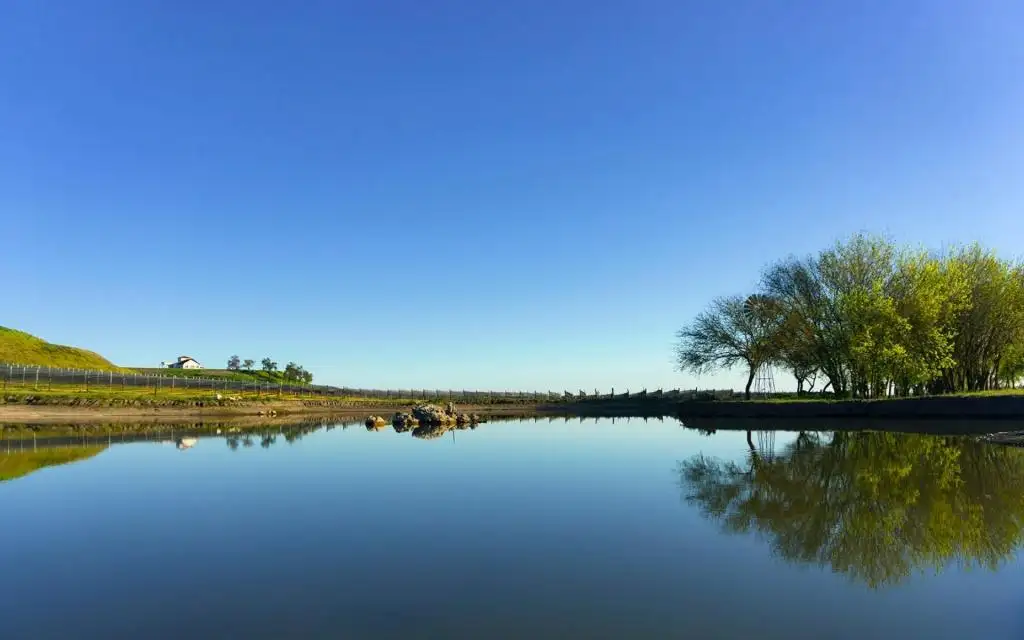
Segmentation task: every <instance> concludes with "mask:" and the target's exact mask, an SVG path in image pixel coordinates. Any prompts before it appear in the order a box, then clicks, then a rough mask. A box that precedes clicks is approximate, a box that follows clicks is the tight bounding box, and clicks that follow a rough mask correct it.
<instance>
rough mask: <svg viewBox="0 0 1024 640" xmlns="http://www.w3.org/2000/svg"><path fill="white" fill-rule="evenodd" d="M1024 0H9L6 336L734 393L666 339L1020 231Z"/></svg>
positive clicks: (376, 370) (156, 357) (4, 16)
mask: <svg viewBox="0 0 1024 640" xmlns="http://www.w3.org/2000/svg"><path fill="white" fill-rule="evenodd" d="M1022 20H1024V5H1022V4H1021V3H1019V2H1015V1H1011V0H1007V1H1003V2H996V1H985V0H977V1H974V2H961V3H952V2H948V3H947V2H941V3H939V2H930V1H920V2H912V1H901V2H881V1H878V2H875V1H872V2H858V3H822V2H786V3H779V2H767V1H765V2H737V3H695V2H677V1H667V0H666V1H647V2H630V3H627V2H597V3H595V2H582V1H580V2H576V1H572V2H570V1H562V2H558V1H551V0H546V1H544V2H540V1H536V2H535V1H532V0H530V1H519V2H502V3H498V2H494V3H484V2H477V1H475V0H474V1H470V0H460V1H436V2H412V1H402V2H386V1H384V2H381V1H375V2H314V1H310V2H301V3H281V2H269V1H250V2H184V1H181V2H152V1H150V2H145V1H137V0H132V1H128V0H123V1H117V2H113V1H100V0H97V1H95V2H88V3H86V2H74V3H40V2H32V1H30V0H13V1H9V2H5V3H3V4H2V6H0V52H2V55H0V86H2V87H3V90H2V91H0V123H3V126H2V127H0V218H2V223H3V225H2V228H3V229H4V235H3V251H2V252H0V268H2V272H3V273H4V274H6V277H5V279H4V286H5V292H4V297H3V300H4V302H3V303H2V306H0V311H2V313H0V324H3V325H7V326H12V327H16V328H20V329H23V330H27V331H30V332H32V333H35V334H37V335H40V336H43V337H45V338H47V339H49V340H51V341H56V342H63V343H70V344H75V345H80V346H86V347H89V348H92V349H94V350H96V351H99V352H101V353H103V354H104V355H107V356H108V357H110V358H111V359H113V360H114V361H116V362H118V363H120V364H124V365H136V366H144V365H156V364H158V363H159V362H160V361H161V360H165V359H169V358H171V357H173V356H175V355H178V354H180V353H188V354H191V355H195V356H196V357H197V358H200V359H201V360H203V361H204V362H205V363H206V364H207V365H216V366H222V363H223V361H225V360H226V359H227V357H228V356H230V355H231V354H233V353H237V354H239V355H241V356H242V357H252V358H254V359H256V360H259V359H260V358H262V357H263V356H265V355H270V356H273V357H274V358H275V359H277V360H278V361H279V362H281V363H282V364H283V363H284V362H287V361H289V360H294V361H297V362H299V363H302V364H304V365H306V367H307V368H308V369H310V370H312V371H313V372H314V373H315V374H316V376H317V381H320V382H326V383H333V384H348V385H354V386H375V387H383V386H389V387H409V386H416V387H431V388H433V387H442V388H444V387H465V388H488V387H489V388H497V389H500V388H510V389H520V388H525V389H565V388H568V389H576V388H580V387H583V388H594V387H599V388H601V389H607V388H608V387H613V386H614V387H615V388H616V389H617V390H621V389H626V388H632V389H639V388H641V387H643V386H646V387H648V388H657V387H665V388H673V387H679V386H682V387H693V386H701V387H709V386H719V387H721V386H732V385H736V386H738V385H739V383H740V377H741V376H739V375H736V374H728V373H727V374H722V375H718V376H710V377H708V376H706V377H703V378H701V379H695V378H694V377H692V376H689V375H682V374H679V373H676V372H675V371H674V370H673V366H672V362H671V348H672V344H673V342H674V335H673V334H674V332H675V330H676V329H678V327H679V326H680V325H682V324H684V323H685V322H687V321H688V320H690V319H691V318H692V316H693V315H694V314H695V313H697V312H698V311H699V310H700V309H701V308H702V307H703V306H704V305H705V304H706V303H707V302H708V300H710V299H711V298H712V297H714V296H716V295H721V294H731V293H744V292H746V291H748V290H749V289H750V288H751V287H752V286H753V285H754V283H755V282H756V280H757V276H758V272H759V270H760V269H761V268H762V266H763V265H764V264H765V263H767V262H769V261H771V260H773V259H775V258H778V257H782V256H785V255H788V254H791V253H797V254H803V253H807V252H810V251H814V250H817V249H819V248H821V247H822V246H824V245H826V244H829V243H831V242H833V241H834V240H836V239H839V238H842V237H844V236H847V235H849V234H850V233H852V232H855V231H859V230H865V231H872V232H878V233H885V234H889V235H890V236H892V237H893V238H894V239H896V240H898V241H901V242H907V243H912V244H924V245H928V246H941V245H944V244H948V243H951V242H965V241H971V240H979V241H981V242H983V243H985V244H987V245H989V246H992V247H993V248H995V249H997V250H998V251H1000V252H1001V253H1003V254H1005V255H1008V256H1017V255H1019V254H1021V253H1022V250H1024V246H1022V245H1024V215H1022V214H1021V211H1020V209H1021V203H1022V199H1024V83H1022V82H1021V76H1020V70H1021V69H1022V68H1024V38H1021V37H1020V25H1021V24H1022Z"/></svg>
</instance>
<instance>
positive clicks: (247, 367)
mask: <svg viewBox="0 0 1024 640" xmlns="http://www.w3.org/2000/svg"><path fill="white" fill-rule="evenodd" d="M255 365H256V362H255V361H254V360H249V359H246V360H242V359H240V358H239V357H238V356H231V357H230V358H228V366H227V369H228V371H245V372H247V373H252V372H254V371H255V369H254V368H253V367H254V366H255ZM260 370H261V371H265V372H266V373H269V374H271V375H273V376H274V377H275V378H280V379H282V380H284V381H285V382H304V383H306V384H309V383H311V382H313V374H312V373H310V372H309V371H306V369H305V368H304V367H302V366H300V365H297V364H295V363H294V362H289V363H288V364H286V365H285V367H284V371H278V369H277V362H275V361H274V360H272V359H271V358H263V360H261V361H260Z"/></svg>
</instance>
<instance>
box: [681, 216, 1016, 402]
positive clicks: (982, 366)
mask: <svg viewBox="0 0 1024 640" xmlns="http://www.w3.org/2000/svg"><path fill="white" fill-rule="evenodd" d="M751 298H752V299H759V300H769V301H771V304H768V305H762V306H761V307H760V308H761V310H762V312H763V313H765V314H773V313H774V314H776V317H775V318H770V317H762V318H761V319H760V320H761V322H760V325H758V326H759V327H764V328H767V329H769V330H768V331H767V332H766V333H764V334H762V335H759V336H758V340H756V341H754V342H753V343H754V344H756V345H757V347H758V354H759V356H760V358H761V360H762V361H765V362H770V363H771V364H774V365H779V366H783V367H785V368H787V369H789V370H790V371H791V372H792V373H793V375H794V377H795V378H796V380H797V389H798V391H799V392H802V391H803V390H804V382H805V381H807V380H809V379H810V380H813V379H815V378H816V376H817V374H818V373H820V374H821V375H822V376H823V377H824V378H825V379H826V380H827V383H826V385H825V388H826V389H827V388H828V387H831V389H832V391H833V393H835V395H836V396H839V397H850V396H852V397H859V398H878V397H886V396H891V395H897V396H905V395H923V394H926V393H953V392H965V391H982V390H988V389H995V388H999V387H1000V386H1010V387H1012V386H1013V385H1015V384H1016V382H1017V381H1018V380H1019V379H1020V378H1021V377H1022V376H1024V267H1022V266H1021V265H1019V264H1016V263H1013V262H1010V261H1006V260H1001V259H999V258H997V257H996V256H995V255H994V254H992V253H991V252H988V251H985V250H984V249H982V248H981V247H979V246H978V245H972V246H970V247H966V248H955V249H953V250H950V251H948V252H946V253H941V254H940V253H934V252H927V251H921V250H908V249H901V248H898V247H896V246H895V245H894V244H892V243H891V242H889V241H887V240H885V239H882V238H878V237H873V236H865V235H856V236H854V237H852V238H851V239H849V240H848V241H846V242H842V243H838V244H836V245H835V246H833V247H831V248H829V249H826V250H824V251H822V252H820V253H818V254H817V255H813V256H809V257H806V258H788V259H786V260H783V261H781V262H779V263H776V264H774V265H772V266H770V267H769V268H768V269H766V270H765V272H764V273H763V275H762V278H761V283H760V288H759V291H758V292H757V293H755V294H754V295H753V296H751ZM729 300H733V301H735V300H737V298H732V299H729ZM725 311H726V310H725V309H724V308H723V306H722V302H721V301H720V300H716V301H715V302H714V303H712V306H711V309H710V310H709V311H706V312H704V313H702V314H701V315H699V316H698V318H697V321H696V322H695V323H694V325H692V326H691V327H690V328H688V329H685V330H684V331H683V332H681V335H684V336H687V337H689V338H690V343H689V345H688V346H691V347H692V345H693V344H697V345H712V344H717V345H718V347H719V348H718V350H717V351H716V350H714V349H709V348H708V347H706V346H704V347H703V348H697V349H692V348H691V349H690V351H692V353H689V352H688V353H687V354H685V355H687V357H686V358H683V357H680V360H681V363H682V364H684V365H686V366H684V367H683V368H686V369H690V370H694V371H697V372H704V371H707V370H709V369H713V368H723V367H731V366H734V365H736V364H741V363H746V364H747V365H748V366H749V358H741V357H737V356H738V355H739V354H740V353H741V352H742V349H737V348H736V345H737V344H740V345H742V344H748V343H751V341H750V340H749V337H750V336H751V335H752V334H750V332H749V331H747V330H746V327H744V326H738V325H736V324H734V323H730V322H729V321H728V313H726V312H725ZM716 318H718V319H717V320H716V321H715V322H714V323H709V319H716ZM709 329H715V330H716V331H709ZM745 336H746V337H748V340H746V341H744V340H741V339H740V338H743V337H745ZM725 337H728V340H726V339H725ZM722 347H726V348H724V349H723V348H722ZM726 354H731V355H732V356H733V357H722V356H723V355H726ZM701 356H704V357H701ZM694 365H699V366H694Z"/></svg>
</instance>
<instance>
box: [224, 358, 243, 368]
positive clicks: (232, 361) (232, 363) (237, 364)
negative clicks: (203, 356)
mask: <svg viewBox="0 0 1024 640" xmlns="http://www.w3.org/2000/svg"><path fill="white" fill-rule="evenodd" d="M241 363H242V361H241V359H239V357H238V356H231V357H230V358H228V367H227V368H228V371H238V370H239V369H240V368H241V367H242V364H241Z"/></svg>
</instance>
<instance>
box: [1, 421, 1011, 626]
mask: <svg viewBox="0 0 1024 640" xmlns="http://www.w3.org/2000/svg"><path fill="white" fill-rule="evenodd" d="M306 431H307V432H305V433H303V432H300V431H290V432H289V431H285V432H283V433H277V430H276V429H275V430H273V432H272V433H267V434H265V435H259V434H257V435H254V436H252V437H251V438H245V437H244V436H232V437H224V436H210V437H200V438H199V439H198V440H197V441H196V442H195V443H194V445H193V446H191V447H187V448H178V447H177V446H175V444H174V443H173V442H168V443H161V442H159V441H156V440H154V441H151V442H137V443H125V444H119V443H117V439H116V438H114V439H112V443H111V444H110V445H109V446H108V445H107V444H106V441H105V440H104V441H101V442H99V444H98V446H95V447H91V448H90V447H86V448H81V447H76V448H74V449H65V450H64V451H65V453H64V454H59V452H60V451H61V449H54V450H50V454H52V455H58V456H59V455H65V456H68V457H81V458H82V459H81V460H79V461H78V462H75V463H73V464H65V465H60V466H48V467H44V468H41V469H38V470H35V471H32V468H33V467H34V466H38V464H45V463H46V461H43V462H40V458H39V456H40V455H41V454H40V453H39V451H41V450H37V451H35V452H32V451H31V445H29V446H28V450H27V451H26V450H25V448H24V445H15V446H14V449H13V450H12V451H11V453H8V452H7V450H6V449H4V450H0V461H3V462H0V470H3V472H4V473H5V474H6V477H8V478H10V479H8V480H7V481H6V482H2V483H0V514H2V522H3V524H2V526H0V638H4V639H5V640H13V639H15V638H33V639H37V638H142V637H145V638H206V637H237V638H284V637H305V638H569V637H572V638H751V637H756V638H759V639H765V638H815V639H818V638H858V639H861V638H911V637H913V638H917V637H921V638H925V637H927V638H985V639H987V640H994V639H999V638H1022V637H1024V574H1022V572H1021V561H1020V559H1019V557H1018V546H1019V545H1020V544H1021V541H1022V536H1024V450H1022V449H1016V448H1010V447H1000V446H996V445H986V444H982V443H980V442H977V441H976V440H973V439H969V438H956V437H935V436H924V435H895V434H882V433H871V432H858V433H839V434H833V433H829V432H822V433H810V432H805V433H801V434H798V433H793V432H783V431H779V432H753V433H750V434H749V436H748V434H747V433H745V432H742V431H740V432H727V431H718V432H717V433H714V434H704V433H700V432H698V431H694V430H690V429H685V428H683V427H682V426H681V425H680V424H679V423H678V422H677V421H675V420H668V419H666V420H665V421H663V422H661V421H658V420H650V421H644V420H629V421H627V420H617V421H615V422H614V423H613V422H612V421H611V420H597V421H595V420H586V421H584V422H583V423H580V422H579V421H577V420H573V421H569V422H563V421H562V420H561V419H559V420H555V421H552V422H548V421H547V420H541V421H538V422H534V421H525V422H501V423H490V424H484V425H481V426H480V427H479V428H477V429H474V430H460V431H454V432H447V433H433V434H431V433H422V432H421V433H417V434H416V435H418V436H424V435H428V436H429V435H434V436H438V437H435V438H423V437H413V434H412V433H395V432H394V431H393V430H392V429H391V428H390V427H389V428H387V429H385V430H381V431H367V430H366V429H365V428H364V427H362V426H361V425H353V426H349V427H347V428H342V427H340V426H339V427H336V428H330V429H328V428H316V429H307V430H306ZM187 444H189V443H184V444H183V445H182V446H183V447H185V446H186V445H187ZM2 446H4V447H7V448H10V447H11V444H10V442H9V441H7V442H5V443H2ZM19 451H22V452H21V453H19ZM32 456H35V458H32V459H30V458H31V457H32ZM33 460H34V461H33ZM50 461H52V459H51V460H50Z"/></svg>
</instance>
